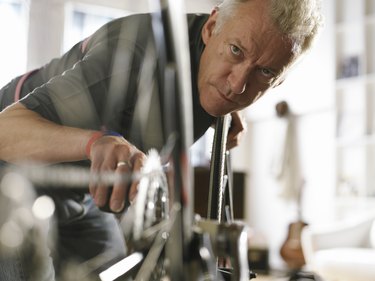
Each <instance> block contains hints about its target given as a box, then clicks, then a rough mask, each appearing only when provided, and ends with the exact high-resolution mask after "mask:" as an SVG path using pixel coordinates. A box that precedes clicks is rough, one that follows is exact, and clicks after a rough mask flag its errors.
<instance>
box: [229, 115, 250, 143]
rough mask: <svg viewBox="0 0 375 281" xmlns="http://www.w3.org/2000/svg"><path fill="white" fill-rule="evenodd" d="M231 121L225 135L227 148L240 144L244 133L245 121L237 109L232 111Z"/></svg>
mask: <svg viewBox="0 0 375 281" xmlns="http://www.w3.org/2000/svg"><path fill="white" fill-rule="evenodd" d="M231 116H232V122H231V124H230V128H229V132H228V136H227V149H228V150H229V149H232V148H234V147H236V146H238V145H239V144H240V141H241V139H242V136H243V135H244V134H245V133H246V130H247V126H246V121H245V119H244V118H243V117H242V115H241V113H240V112H238V111H235V112H232V113H231Z"/></svg>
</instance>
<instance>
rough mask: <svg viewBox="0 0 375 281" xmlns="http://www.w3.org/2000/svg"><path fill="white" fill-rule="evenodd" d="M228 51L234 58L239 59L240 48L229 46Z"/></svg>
mask: <svg viewBox="0 0 375 281" xmlns="http://www.w3.org/2000/svg"><path fill="white" fill-rule="evenodd" d="M230 51H231V53H232V54H233V55H235V56H236V57H239V56H241V55H242V51H241V49H240V48H238V47H237V46H236V45H232V44H231V45H230Z"/></svg>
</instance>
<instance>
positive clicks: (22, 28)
mask: <svg viewBox="0 0 375 281" xmlns="http://www.w3.org/2000/svg"><path fill="white" fill-rule="evenodd" d="M25 3H27V1H21V0H0V38H2V40H1V44H0V61H1V66H0V88H1V87H2V86H4V85H5V84H6V83H8V82H9V81H10V80H11V79H12V78H14V77H15V76H18V75H20V74H22V73H23V72H25V71H26V56H27V52H26V50H27V48H26V45H27V7H26V4H25Z"/></svg>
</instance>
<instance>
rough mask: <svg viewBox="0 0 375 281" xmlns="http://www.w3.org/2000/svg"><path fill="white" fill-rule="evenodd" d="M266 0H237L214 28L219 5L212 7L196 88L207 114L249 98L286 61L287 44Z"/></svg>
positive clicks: (266, 85) (270, 83)
mask: <svg viewBox="0 0 375 281" xmlns="http://www.w3.org/2000/svg"><path fill="white" fill-rule="evenodd" d="M267 3H268V1H264V0H253V1H247V2H245V3H242V4H241V6H240V8H239V9H237V10H235V14H234V15H233V17H231V18H228V19H227V20H226V21H225V22H224V23H223V25H222V28H221V29H220V30H219V32H216V33H215V32H214V28H215V25H216V20H217V16H218V13H220V11H217V10H215V11H213V12H212V13H211V16H210V17H209V19H208V21H207V22H206V24H205V25H204V27H203V30H202V38H203V41H204V43H205V45H206V47H205V49H204V51H203V53H202V56H201V60H200V66H199V72H198V89H199V97H200V102H201V105H202V107H203V108H204V109H205V111H207V112H208V113H209V114H211V115H213V116H221V115H224V114H227V113H230V112H233V111H235V110H239V109H243V108H245V107H247V106H248V105H250V104H252V103H253V102H254V101H255V100H256V99H258V98H259V97H260V96H262V95H263V94H264V93H265V92H266V91H267V89H269V88H271V87H273V86H275V84H276V83H275V80H276V78H278V77H279V76H280V74H281V72H282V71H283V69H284V67H285V66H287V65H288V64H289V63H290V62H291V61H292V57H293V54H292V51H291V50H292V44H291V43H290V42H289V40H287V39H285V37H283V36H282V34H281V33H280V32H279V31H278V29H277V28H276V27H275V26H273V25H272V24H271V21H270V19H269V18H268V15H267Z"/></svg>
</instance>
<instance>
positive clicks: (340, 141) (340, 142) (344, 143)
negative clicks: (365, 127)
mask: <svg viewBox="0 0 375 281" xmlns="http://www.w3.org/2000/svg"><path fill="white" fill-rule="evenodd" d="M370 145H375V135H363V136H356V137H338V138H336V147H337V148H339V149H342V148H348V147H359V146H370Z"/></svg>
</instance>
